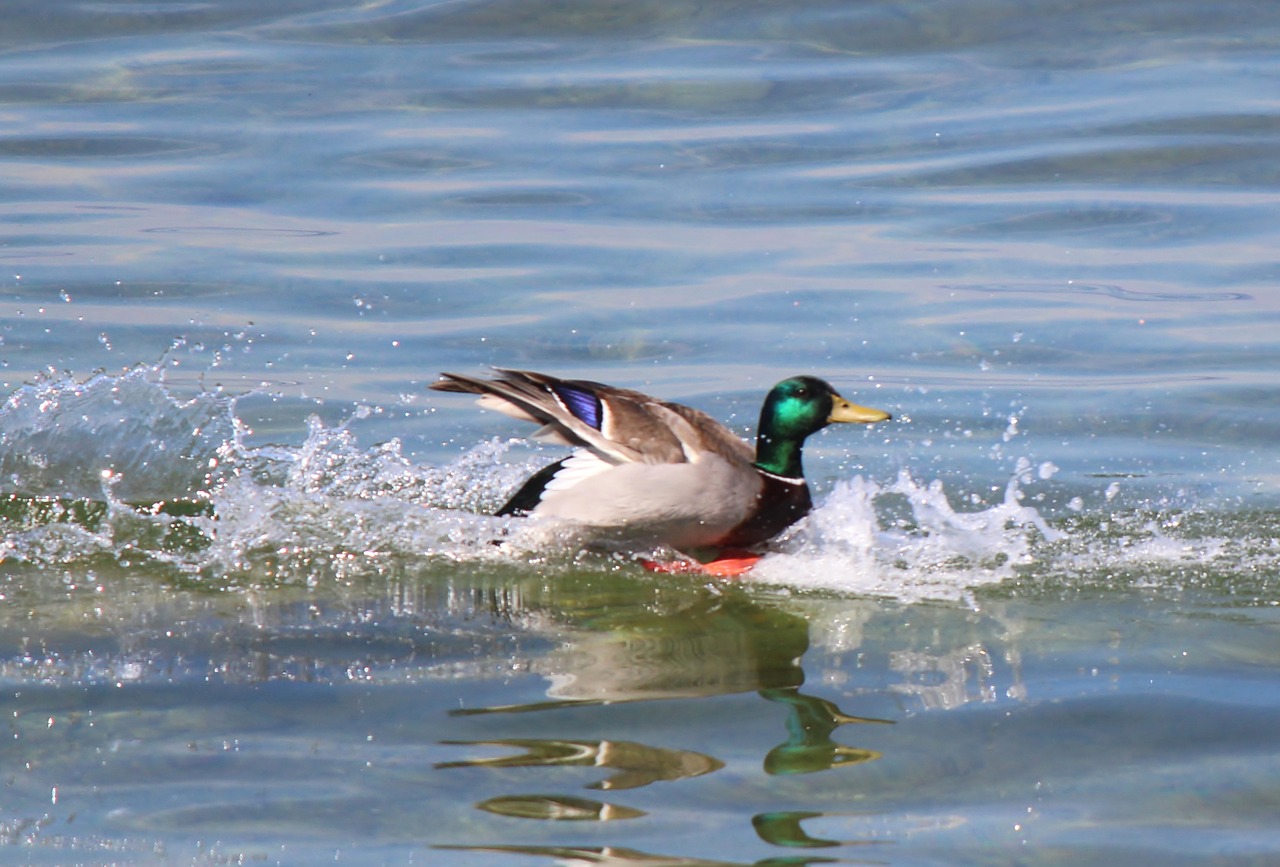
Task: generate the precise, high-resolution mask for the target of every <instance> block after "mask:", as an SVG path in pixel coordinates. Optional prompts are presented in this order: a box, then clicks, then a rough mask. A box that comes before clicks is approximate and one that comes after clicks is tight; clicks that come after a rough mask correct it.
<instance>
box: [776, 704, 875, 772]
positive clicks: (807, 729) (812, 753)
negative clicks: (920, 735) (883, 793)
mask: <svg viewBox="0 0 1280 867" xmlns="http://www.w3.org/2000/svg"><path fill="white" fill-rule="evenodd" d="M760 695H761V696H763V697H764V698H766V699H768V700H769V701H775V702H778V703H780V704H785V705H786V706H787V707H788V708H790V711H791V713H790V714H789V716H788V717H787V733H788V734H789V735H790V737H788V738H787V741H786V743H782V744H779V745H778V746H776V747H774V748H773V749H772V750H770V751H769V754H768V755H766V756H765V757H764V769H765V771H766V772H767V773H770V774H811V773H813V772H814V771H826V770H830V769H831V768H834V767H839V766H842V765H856V764H861V763H862V762H870V761H874V760H875V759H878V758H880V753H878V752H876V751H875V750H863V749H857V748H856V747H846V746H843V745H841V744H838V743H836V742H835V741H833V740H831V733H832V732H834V731H835V730H836V729H837V728H839V727H840V726H842V725H846V724H848V723H879V724H882V725H883V724H892V720H884V719H872V718H869V717H857V716H849V715H848V714H846V713H844V712H843V711H841V710H840V708H838V707H836V705H835V704H834V703H832V702H829V701H827V700H826V699H822V698H815V697H814V696H809V695H802V694H801V693H800V691H799V690H798V689H794V688H784V689H762V690H760Z"/></svg>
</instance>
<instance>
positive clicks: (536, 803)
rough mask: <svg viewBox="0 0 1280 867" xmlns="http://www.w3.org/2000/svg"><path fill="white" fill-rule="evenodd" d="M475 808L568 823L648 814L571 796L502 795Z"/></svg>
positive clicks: (522, 817) (517, 816)
mask: <svg viewBox="0 0 1280 867" xmlns="http://www.w3.org/2000/svg"><path fill="white" fill-rule="evenodd" d="M476 807H477V808H478V809H481V810H484V811H486V812H489V813H497V814H498V815H499V816H514V817H516V818H518V819H552V820H555V821H568V822H611V821H614V820H616V819H638V818H640V817H641V816H647V815H648V813H646V812H645V811H644V810H637V809H635V808H634V807H620V806H618V805H617V804H606V803H604V802H602V801H593V800H591V799H589V798H575V797H573V796H572V795H501V796H499V797H496V798H489V799H488V800H487V801H481V802H480V803H478V804H476Z"/></svg>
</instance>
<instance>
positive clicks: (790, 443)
mask: <svg viewBox="0 0 1280 867" xmlns="http://www.w3.org/2000/svg"><path fill="white" fill-rule="evenodd" d="M803 445H804V441H803V440H796V439H791V438H790V437H779V436H773V435H770V434H768V433H761V434H760V435H759V436H758V437H757V438H756V466H757V467H759V468H760V469H762V470H764V471H765V472H767V473H773V474H774V475H775V476H783V477H784V478H788V479H802V478H804V467H803V466H802V465H801V462H800V449H801V446H803Z"/></svg>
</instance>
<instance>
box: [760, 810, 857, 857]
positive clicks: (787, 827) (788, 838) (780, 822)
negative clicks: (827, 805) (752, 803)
mask: <svg viewBox="0 0 1280 867" xmlns="http://www.w3.org/2000/svg"><path fill="white" fill-rule="evenodd" d="M822 815H823V814H822V813H815V812H809V811H805V810H790V811H786V812H778V813H760V814H758V815H755V816H752V817H751V827H753V828H755V829H756V833H757V834H758V835H759V836H760V839H761V840H763V841H765V842H766V843H772V844H773V845H774V846H791V847H796V848H804V849H822V848H827V847H830V846H839V845H840V841H839V840H823V839H821V838H818V837H811V836H809V834H808V833H806V832H805V830H804V828H802V827H800V823H801V822H803V821H804V820H805V819H814V818H818V817H820V816H822Z"/></svg>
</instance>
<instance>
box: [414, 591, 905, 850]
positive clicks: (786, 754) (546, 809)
mask: <svg viewBox="0 0 1280 867" xmlns="http://www.w3.org/2000/svg"><path fill="white" fill-rule="evenodd" d="M580 625H581V624H580ZM808 649H809V625H808V622H807V621H806V620H805V619H804V618H803V617H800V616H798V615H796V614H794V613H790V612H788V611H784V610H781V609H780V608H775V607H770V606H767V605H763V604H760V603H758V602H756V601H753V600H752V599H750V598H748V597H747V596H746V595H745V594H744V593H742V592H738V591H733V590H731V591H723V590H720V591H714V592H713V591H710V590H708V591H706V592H703V593H701V594H699V595H698V596H697V597H696V598H695V599H694V600H693V601H692V603H691V604H687V605H684V606H681V607H679V608H678V609H675V610H670V609H666V610H664V609H652V608H651V609H645V610H642V611H640V612H639V613H637V611H636V609H635V608H631V609H629V610H628V611H627V613H626V614H618V615H611V614H608V613H604V614H601V615H599V616H596V617H594V618H592V619H591V621H590V623H589V624H588V628H586V629H583V630H582V631H575V632H574V633H572V634H571V635H570V636H569V637H568V638H567V639H566V640H565V641H563V643H562V644H561V645H560V646H559V647H558V648H557V649H555V650H553V651H551V652H550V653H549V654H547V655H546V656H545V657H544V658H543V659H541V660H540V661H538V662H537V663H535V668H536V670H538V671H539V672H540V673H541V674H543V675H544V676H545V677H546V678H547V679H548V681H549V683H550V686H549V688H548V690H547V696H548V700H547V701H541V702H536V703H530V704H520V705H506V706H494V707H488V708H477V709H468V710H460V711H455V712H454V713H455V714H456V715H492V714H525V713H536V712H541V711H550V710H571V709H574V708H586V707H598V706H601V705H605V704H615V703H622V702H643V701H660V700H663V701H665V700H672V699H693V698H706V697H712V696H720V695H729V694H737V693H745V692H753V691H754V692H755V693H757V694H758V695H759V696H760V697H761V698H763V699H765V700H766V701H768V702H771V703H773V704H775V705H778V706H781V707H783V708H785V710H786V716H785V724H784V731H785V739H784V740H783V741H782V742H781V743H778V744H777V745H776V746H774V747H772V748H771V749H769V750H768V751H767V752H766V754H765V755H764V756H763V757H762V764H763V769H764V771H765V772H766V773H767V774H771V775H792V774H807V773H815V772H820V771H826V770H830V769H833V768H838V767H845V766H851V765H856V764H860V763H864V762H869V761H874V760H875V759H877V758H879V757H880V753H878V752H877V751H875V750H871V749H864V748H859V747H856V746H850V745H847V744H843V743H840V742H838V741H837V740H835V738H834V735H835V733H836V732H837V730H838V729H840V728H841V727H843V726H848V725H850V724H877V725H883V724H887V723H889V722H891V721H890V720H884V719H876V718H871V717H864V716H855V715H852V714H848V713H845V712H844V711H843V710H842V709H841V708H840V707H838V706H837V705H836V704H835V703H834V702H832V701H830V700H828V699H825V698H820V697H817V696H814V695H809V694H806V693H805V692H804V691H803V685H804V680H805V674H804V669H803V667H802V665H801V660H802V658H803V657H804V655H805V653H806V652H807V651H808ZM445 743H447V744H448V745H451V746H458V747H472V748H483V749H491V748H495V747H496V748H500V749H503V748H505V749H509V750H511V751H512V752H509V753H507V754H503V755H498V756H493V755H488V756H484V757H477V758H462V759H458V760H455V761H448V762H442V763H440V764H438V765H437V766H436V767H437V768H440V769H444V770H448V769H452V768H495V769H496V768H517V767H524V768H564V767H594V768H600V769H604V770H606V771H608V772H609V773H608V774H607V776H605V777H604V778H603V779H601V780H599V781H596V782H593V783H590V784H589V785H588V786H587V788H592V789H598V790H605V791H614V792H617V791H622V790H626V789H635V788H638V787H642V786H647V785H650V784H652V783H657V782H675V781H680V780H686V779H689V778H693V777H699V776H703V775H706V774H711V773H714V772H716V771H718V770H720V769H722V768H723V767H724V766H725V762H724V761H723V760H722V759H721V758H719V757H717V756H714V755H708V754H706V753H704V752H698V751H693V750H688V749H678V748H674V747H669V746H662V745H657V744H648V743H639V742H636V741H633V740H622V739H619V740H609V739H600V740H585V739H569V738H530V737H507V738H488V739H483V740H481V739H477V740H472V741H466V740H452V741H447V742H445ZM477 807H479V808H480V809H483V810H485V811H487V812H493V813H499V814H501V815H504V816H518V817H521V818H536V819H547V820H561V821H563V820H575V821H584V820H586V821H611V820H617V819H632V818H639V817H641V816H643V815H645V814H644V813H643V812H642V811H639V810H637V809H635V808H632V807H628V806H626V805H622V804H616V803H606V802H602V801H594V800H589V799H586V798H582V797H580V796H576V795H566V794H552V795H548V794H537V795H528V794H512V795H506V796H502V797H500V798H491V799H488V800H487V801H484V802H482V803H480V804H478V805H477ZM812 815H818V814H803V815H802V814H799V813H794V812H791V813H787V812H776V813H764V814H760V815H759V816H757V817H756V818H755V819H753V822H752V824H753V829H754V830H755V832H756V834H757V836H759V837H760V839H762V840H764V841H765V842H767V843H769V844H771V845H775V846H785V847H797V846H799V847H806V848H814V847H817V846H825V845H838V844H837V843H835V842H832V841H821V840H818V839H817V838H812V837H808V836H807V835H806V834H805V833H804V831H803V829H802V828H801V827H800V822H801V820H802V819H804V818H808V817H810V816H812ZM464 848H471V847H464ZM475 848H477V849H484V850H489V851H511V852H522V853H525V854H535V855H546V856H548V857H554V858H558V859H561V861H562V862H563V863H570V864H578V863H581V864H644V865H651V864H652V865H658V864H670V865H677V864H687V865H713V864H727V863H729V862H716V861H702V860H697V859H693V860H690V859H684V858H672V857H665V856H657V855H651V854H647V853H643V852H639V851H637V850H634V849H628V848H615V847H601V848H573V847H545V846H528V847H522V846H516V847H503V846H499V847H494V846H479V847H475ZM816 860H827V859H802V860H799V861H796V860H792V859H785V863H787V864H796V863H815V861H816ZM770 863H781V862H778V861H776V860H775V861H771V862H770Z"/></svg>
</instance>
